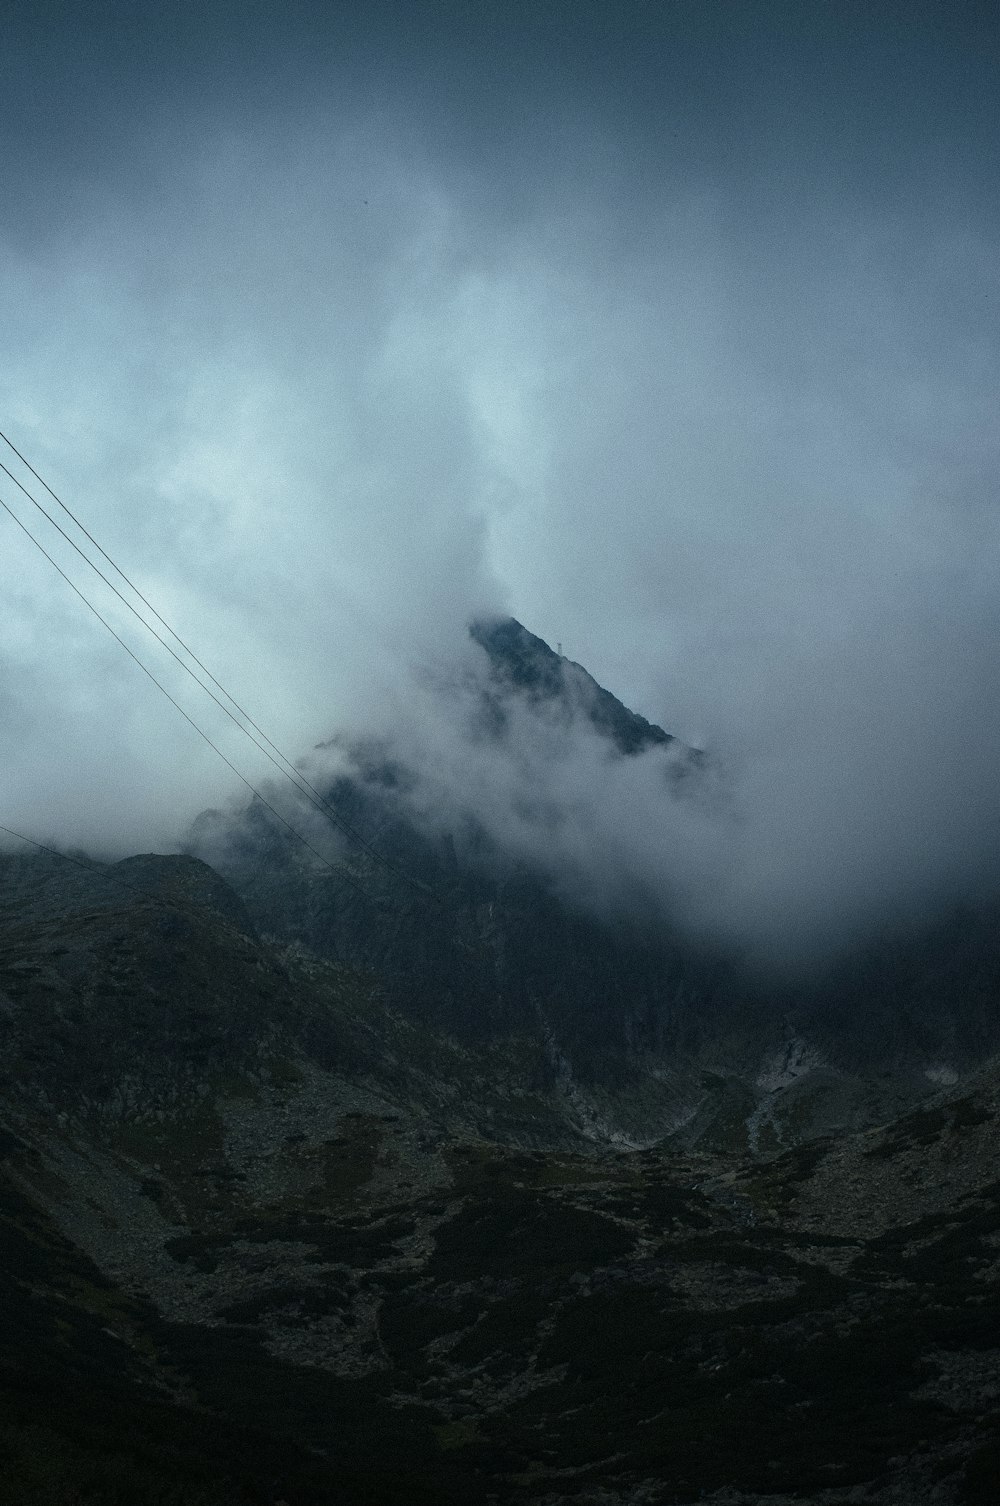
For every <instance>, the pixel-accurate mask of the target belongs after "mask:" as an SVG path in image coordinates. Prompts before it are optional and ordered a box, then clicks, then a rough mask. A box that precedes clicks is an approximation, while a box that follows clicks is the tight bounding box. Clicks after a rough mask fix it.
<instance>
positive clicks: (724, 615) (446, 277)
mask: <svg viewBox="0 0 1000 1506" xmlns="http://www.w3.org/2000/svg"><path fill="white" fill-rule="evenodd" d="M5 14H10V16H11V19H10V22H9V23H7V22H6V21H5V39H4V47H3V54H2V58H0V123H2V130H3V137H4V154H3V164H4V166H3V173H4V183H3V197H2V203H0V317H2V349H3V362H2V365H0V428H2V429H3V430H4V432H6V433H7V434H9V435H10V437H11V438H12V439H13V440H14V442H15V443H16V444H18V446H19V447H20V448H22V449H23V450H24V451H25V453H26V454H27V455H28V456H29V458H30V459H31V460H32V461H33V463H34V464H35V465H36V466H37V467H38V469H39V470H40V471H41V472H42V473H43V474H44V476H45V477H46V479H47V480H48V481H49V482H50V484H51V485H52V486H54V487H55V489H56V491H57V492H59V493H60V495H61V496H62V497H63V498H64V500H66V501H67V502H69V503H70V504H71V505H72V506H73V507H74V509H75V510H77V511H78V512H79V514H80V516H81V517H82V518H83V519H84V520H85V521H86V523H87V525H88V527H89V528H90V529H91V531H92V532H93V533H94V534H95V535H96V536H97V537H98V538H99V539H100V541H101V543H102V544H103V545H104V547H105V548H106V549H108V551H109V552H110V553H111V554H113V555H114V557H115V558H116V559H117V560H118V561H119V563H121V564H122V565H123V566H124V567H125V568H126V569H128V570H129V572H130V573H132V574H133V576H134V578H135V579H136V581H137V582H138V583H139V584H140V585H141V588H142V589H143V591H144V592H145V593H146V594H147V595H148V596H149V597H150V599H151V600H153V601H154V602H155V604H156V605H157V606H158V608H159V609H160V611H161V612H163V614H164V615H165V616H166V617H167V618H168V619H169V620H170V621H171V622H173V623H174V625H175V626H177V627H178V628H180V630H181V631H182V633H183V635H184V636H185V637H186V638H187V639H188V641H190V642H191V643H193V644H194V645H195V646H196V647H197V649H198V652H199V654H200V655H201V657H202V658H203V659H205V661H206V662H207V663H208V664H209V666H210V667H211V668H212V669H213V671H214V672H215V673H216V674H217V675H218V676H219V678H220V679H222V680H223V681H224V682H225V683H226V684H227V685H228V686H230V688H232V689H233V691H234V693H235V694H236V695H237V696H238V697H239V698H240V699H241V700H242V701H243V703H244V704H246V705H247V706H249V707H250V708H251V709H252V710H253V711H254V712H255V714H256V715H257V717H258V720H260V721H261V723H262V725H264V726H265V728H266V730H268V731H269V732H270V733H271V735H272V736H274V737H275V738H276V740H277V741H279V742H281V743H282V745H283V746H286V747H287V748H288V749H289V751H292V752H294V753H296V754H297V753H298V752H300V751H302V750H304V749H306V748H308V747H309V746H311V744H312V743H314V742H316V741H317V740H319V739H320V738H322V737H326V736H329V735H330V734H331V733H332V732H336V731H340V730H346V731H356V730H359V729H365V728H376V729H382V730H386V729H387V728H389V727H391V726H392V725H393V721H394V718H396V717H397V715H398V713H399V707H400V705H401V703H402V702H404V701H405V700H406V695H407V691H406V688H405V687H406V685H407V684H408V683H409V680H408V676H409V673H410V668H411V666H412V665H413V664H415V663H416V664H426V663H429V662H432V661H435V660H440V659H441V658H445V659H447V658H449V657H457V658H461V657H462V656H463V655H466V654H467V652H468V650H467V649H466V648H465V646H464V642H463V631H464V624H465V622H466V621H467V620H468V618H469V617H470V615H472V614H475V613H477V612H483V611H497V612H504V611H509V612H511V613H513V614H514V615H515V616H517V617H518V618H519V619H520V620H521V621H522V622H524V623H525V624H526V625H527V626H528V627H529V628H531V629H532V631H534V632H537V633H539V634H541V635H542V636H543V637H545V638H547V639H548V640H549V641H551V642H553V643H555V642H556V641H559V642H561V643H562V645H563V649H564V652H566V653H567V654H568V655H569V656H571V657H572V658H573V659H576V660H578V661H580V662H582V663H584V664H585V665H586V666H587V667H588V669H590V670H591V672H592V673H593V674H594V675H595V676H596V677H597V678H598V679H599V680H600V681H601V682H602V683H604V684H605V685H608V686H609V687H610V688H612V689H613V690H614V691H615V692H616V693H617V694H619V695H620V696H621V697H622V699H624V700H625V701H626V702H627V703H628V704H630V705H631V706H633V707H634V708H635V709H637V710H639V711H641V712H642V713H643V714H644V715H646V716H647V717H649V718H651V719H653V720H655V721H658V722H660V723H661V724H662V725H663V726H665V727H666V728H668V730H671V731H674V732H677V733H679V734H680V735H681V736H682V737H685V738H687V739H689V740H691V741H695V742H697V743H699V744H701V745H704V746H707V747H709V748H711V749H712V750H713V752H714V753H715V754H716V755H717V756H718V758H719V759H720V760H721V761H722V762H723V763H724V765H725V767H726V769H727V771H728V773H727V777H728V778H730V779H731V781H732V788H733V790H734V792H735V793H734V799H735V801H736V804H737V806H738V807H739V810H740V813H741V817H740V819H741V821H742V823H743V824H742V828H741V829H742V830H743V831H744V833H745V834H746V833H748V834H749V835H745V836H744V838H743V839H742V846H743V853H742V857H741V858H740V860H739V861H740V863H741V864H742V869H741V871H742V878H741V880H740V884H739V885H738V886H737V888H739V892H740V894H741V896H742V898H741V900H740V901H739V903H738V902H737V900H736V898H734V897H733V896H734V895H735V892H736V891H735V890H731V889H729V888H726V886H725V885H723V886H722V888H721V889H720V888H719V885H718V883H717V882H716V879H717V876H718V875H717V869H718V867H719V865H722V866H725V864H726V862H727V861H729V860H728V859H727V858H726V856H725V853H726V851H727V850H728V849H727V844H726V843H725V842H724V841H721V839H720V837H719V833H718V831H715V832H714V833H713V835H712V839H711V841H708V840H707V838H706V844H705V846H704V851H710V852H711V853H712V856H711V858H710V859H706V860H705V861H706V862H707V864H708V869H707V871H708V874H709V876H708V877H706V878H704V880H703V882H704V884H705V886H706V887H707V888H709V889H712V888H713V887H714V891H715V892H716V894H717V895H718V894H720V893H723V894H725V895H726V896H727V898H726V900H725V903H726V904H729V903H730V902H731V903H732V904H733V905H734V906H735V907H736V908H737V909H738V908H739V904H742V905H743V907H744V910H745V909H746V906H747V904H748V903H749V901H748V898H747V896H748V895H749V894H750V893H753V894H756V895H758V896H760V895H763V896H764V897H763V899H762V900H761V901H760V907H761V913H762V914H764V913H765V912H766V915H767V916H769V917H770V919H769V920H767V921H766V923H767V924H769V925H770V926H771V927H772V929H778V928H780V926H781V924H782V916H783V914H784V909H785V907H786V906H787V905H789V904H792V903H793V902H795V898H796V896H798V897H799V898H801V895H802V894H803V893H808V896H809V913H810V915H811V916H812V917H813V918H814V919H815V917H816V916H818V915H819V914H821V913H822V912H824V911H826V910H827V909H829V908H830V907H833V908H836V907H837V906H838V905H839V906H840V907H841V908H844V907H845V906H846V908H847V909H851V907H852V905H856V904H857V903H858V902H859V901H858V896H863V903H864V904H865V905H867V906H869V907H871V906H873V905H877V904H879V903H880V902H881V900H882V898H883V897H888V898H889V899H891V898H892V896H894V895H898V894H901V893H903V892H904V891H907V892H908V891H910V890H913V889H917V890H925V889H928V888H934V887H935V886H938V887H940V886H941V885H944V886H945V888H949V887H950V888H951V889H952V890H957V889H961V888H963V886H966V887H967V886H968V885H969V884H982V883H984V882H986V883H993V882H994V881H995V878H996V868H997V859H996V854H997V852H998V851H1000V822H998V817H1000V796H998V793H997V780H996V772H995V771H996V757H997V749H998V741H1000V739H998V730H1000V729H998V716H1000V712H998V707H1000V696H998V694H997V692H998V689H1000V687H998V683H997V681H998V678H1000V676H998V668H997V663H998V656H997V647H998V636H1000V635H998V627H1000V622H998V616H1000V613H998V586H997V580H998V576H997V567H998V563H1000V559H998V556H1000V548H998V544H1000V526H998V517H997V506H996V488H997V459H998V455H997V451H998V425H997V411H998V403H997V397H998V390H997V389H998V381H997V378H998V372H1000V346H998V321H1000V313H998V309H1000V304H998V298H997V292H998V286H997V284H998V280H1000V246H998V196H997V191H996V189H997V166H996V164H997V162H998V161H1000V141H998V139H997V137H998V130H997V120H998V110H997V100H998V99H1000V78H998V76H997V75H998V72H1000V45H998V44H1000V37H998V29H997V23H996V19H995V14H994V7H993V6H992V5H986V4H983V5H977V4H963V3H961V0H950V3H947V4H944V3H942V4H940V5H921V4H919V3H916V4H912V3H911V4H907V5H905V6H904V5H899V6H895V5H891V4H881V5H877V6H871V5H861V4H853V3H847V0H844V3H839V4H824V3H821V0H816V3H809V4H806V3H794V4H787V5H781V4H752V3H749V4H748V3H746V0H743V3H738V4H736V3H734V4H730V3H726V0H719V3H713V0H696V3H695V0H692V3H688V0H679V3H667V0H663V3H659V4H653V3H632V4H630V3H628V0H615V3H589V0H565V3H549V0H522V3H506V4H502V3H477V0H465V3H461V4H459V3H456V4H454V5H449V4H441V3H420V0H405V3H399V4H387V3H380V0H372V3H371V4H369V5H367V6H360V5H357V4H350V5H347V4H344V5H341V4H337V3H333V4H331V3H323V4H307V3H299V4H294V3H291V4H290V3H285V4H282V5H281V6H278V5H276V4H271V5H261V4H253V3H246V0H241V3H240V4H235V3H233V4H213V3H211V0H208V3H207V4H202V5H198V6H195V5H193V4H185V3H181V4H174V5H171V6H161V5H155V6H154V5H152V4H148V5H147V4H138V3H137V4H131V5H122V4H116V3H113V0H112V3H110V4H103V5H101V4H94V5H88V6H82V5H79V4H76V3H73V4H65V5H59V4H48V5H45V4H39V3H32V4H27V3H17V0H15V3H14V5H13V6H12V7H8V8H7V11H6V12H5ZM7 459H8V460H9V457H7ZM0 482H2V483H3V484H2V485H0V497H2V498H3V499H4V500H5V501H7V502H8V503H9V504H10V505H12V506H15V507H16V508H17V509H18V511H19V512H20V514H21V516H22V517H23V518H24V519H25V521H26V522H28V521H29V518H30V520H31V522H32V526H35V524H36V523H37V525H38V526H39V528H40V529H47V528H48V525H47V524H45V523H44V520H42V519H40V518H39V516H38V515H37V514H33V516H31V515H32V513H33V510H32V509H31V508H30V504H27V503H26V502H25V499H24V498H23V496H22V495H21V494H19V493H18V492H17V489H16V487H15V486H14V485H13V484H12V483H10V482H8V481H7V478H6V477H4V476H2V474H0ZM54 552H57V553H58V557H59V559H60V562H64V563H65V568H66V569H67V571H68V572H69V573H71V574H72V575H73V576H74V578H75V579H77V580H78V581H79V582H80V584H81V585H83V584H85V574H86V572H85V569H84V567H82V566H80V565H79V562H78V561H75V562H74V561H72V557H71V556H70V555H67V554H66V553H65V551H64V550H62V548H61V546H59V545H58V541H57V547H56V549H55V550H54ZM0 589H2V592H3V597H2V618H0V760H2V767H3V770H4V773H3V781H2V785H0V793H2V799H0V807H2V811H3V812H5V813H6V814H4V815H0V820H2V822H3V824H9V825H11V826H14V827H18V828H19V829H23V830H27V831H29V832H30V834H32V835H35V836H38V837H39V838H40V839H42V840H47V839H51V838H55V839H57V840H59V841H64V842H72V841H76V842H81V843H84V844H90V845H98V846H101V845H103V846H104V847H107V846H108V845H109V844H110V845H111V846H112V847H114V846H117V847H118V848H119V849H125V850H128V849H134V848H136V847H144V846H169V845H170V843H171V841H174V840H177V839H178V834H179V833H180V832H181V831H183V829H184V827H185V825H186V823H187V821H188V820H189V819H190V817H191V816H192V815H193V814H194V813H195V812H196V811H197V810H198V809H199V808H201V806H203V805H206V804H220V803H222V802H224V800H225V799H226V798H227V796H228V795H229V794H230V793H231V792H232V791H233V788H234V780H233V778H232V776H231V775H230V774H229V773H228V771H227V770H226V769H225V767H224V766H222V765H221V764H220V763H219V762H218V761H217V760H216V759H215V758H214V756H213V755H212V754H211V753H210V752H209V750H208V749H207V748H205V747H204V745H200V744H199V743H198V740H197V738H196V737H195V736H194V734H193V733H192V732H191V729H190V728H189V727H187V726H186V725H185V724H184V723H183V722H182V721H181V719H180V718H179V717H178V716H177V715H176V713H175V712H174V711H172V709H171V708H170V706H169V705H168V704H167V703H166V702H164V701H163V700H162V698H161V697H159V696H158V694H157V692H156V691H155V689H154V688H153V687H152V686H151V685H150V684H149V682H148V681H145V680H144V679H143V677H142V675H141V674H140V673H139V672H138V671H137V670H136V668H135V666H134V665H133V664H132V663H131V662H130V661H129V660H128V659H127V658H126V656H125V655H124V654H123V653H122V652H121V650H120V649H119V648H118V647H117V645H116V644H115V643H114V642H113V641H112V640H111V639H110V638H109V637H108V635H107V634H106V633H105V632H104V630H103V629H102V628H101V627H100V625H99V624H98V623H97V622H96V620H95V619H93V618H92V617H91V616H90V614H89V613H88V612H87V610H86V609H85V608H84V607H83V606H82V604H81V603H80V602H79V601H78V600H77V599H76V598H75V597H74V596H73V595H72V593H71V592H70V591H69V589H68V588H67V587H66V586H65V585H64V583H63V582H62V581H61V580H60V579H59V578H58V577H57V576H56V575H55V573H54V571H52V569H51V567H50V566H49V565H48V564H47V563H46V562H45V561H44V560H43V559H42V558H41V556H39V555H37V554H36V553H35V551H34V550H33V548H32V546H31V545H30V544H29V543H28V541H27V540H26V539H24V537H23V535H21V534H19V532H18V530H17V529H16V527H15V526H14V524H13V523H12V522H11V521H10V519H9V518H8V517H7V516H6V514H0ZM89 589H90V586H88V590H89ZM94 599H95V601H96V602H98V604H99V605H101V610H102V611H103V610H105V607H104V603H105V602H106V600H107V597H106V593H104V594H102V593H101V592H100V591H95V595H94ZM108 610H109V613H110V615H111V616H112V618H113V620H114V621H115V622H118V621H119V620H124V619H122V618H121V614H120V613H119V612H118V610H117V608H116V607H115V605H114V603H113V602H112V603H111V604H110V607H109V608H108ZM122 631H123V633H125V634H126V635H127V636H128V638H129V641H130V643H133V644H134V646H135V647H136V649H137V651H140V639H139V637H138V636H137V635H135V634H133V632H132V630H131V628H123V629H122ZM141 652H142V653H143V654H144V655H146V654H147V653H148V651H147V649H146V648H145V647H142V649H141ZM148 657H149V662H150V664H151V665H153V666H154V667H155V668H156V670H157V673H162V675H163V678H164V681H165V683H167V684H168V685H169V686H171V687H172V688H173V687H174V686H175V685H179V684H180V682H179V681H178V679H177V676H176V675H175V674H174V672H173V670H172V668H171V666H170V664H169V663H164V661H163V658H162V655H160V657H159V658H158V659H157V658H156V657H155V656H154V655H153V654H152V653H148ZM177 693H178V694H179V695H181V694H182V695H183V697H184V700H185V704H187V705H190V707H191V709H192V711H193V712H195V714H197V715H198V716H199V718H201V719H203V720H204V724H205V725H206V727H208V728H209V730H210V731H211V733H212V735H213V736H216V735H218V736H219V737H220V739H222V740H224V745H225V747H226V751H227V754H228V755H229V756H231V757H232V758H233V760H234V761H235V762H237V763H239V765H240V766H241V767H242V768H244V769H246V771H247V772H248V774H249V775H250V776H251V777H252V778H258V777H261V776H262V774H263V766H262V762H261V760H260V758H259V756H257V755H254V756H252V757H251V756H250V754H249V753H247V752H245V751H244V750H243V749H242V748H241V746H240V744H239V742H238V740H237V739H236V738H235V737H233V738H231V739H228V735H227V733H226V730H225V727H224V726H223V725H222V724H221V723H220V720H219V717H218V716H217V715H215V714H214V713H213V712H212V708H211V707H208V708H207V709H205V710H204V711H203V710H202V707H201V705H200V704H199V702H198V701H197V699H196V698H195V696H194V693H193V692H192V693H191V694H189V692H188V691H187V690H184V689H183V688H181V689H179V690H178V691H177ZM227 739H228V740H227ZM251 752H252V750H251ZM639 785H642V781H641V780H639V781H638V784H637V788H636V789H635V790H633V792H632V795H631V796H630V797H629V798H631V799H633V805H632V806H630V807H629V810H630V811H631V816H629V817H627V818H626V816H624V815H622V817H621V819H620V821H619V829H620V830H622V831H628V830H630V829H632V827H635V829H636V830H639V829H643V828H644V827H645V826H646V825H647V823H645V821H644V818H643V812H644V810H645V804H644V802H645V801H646V800H647V799H648V798H649V797H648V791H647V792H646V793H643V790H644V789H645V786H643V788H642V789H640V788H639V787H638V786H639ZM8 818H9V819H8ZM674 837H676V841H677V851H678V853H679V855H680V856H679V858H678V861H680V860H681V858H683V860H684V861H685V862H691V863H694V862H695V858H694V857H693V856H692V855H691V854H692V852H694V851H695V850H696V849H698V846H699V840H700V839H699V838H697V836H695V837H692V836H691V834H690V833H688V835H687V837H683V838H682V837H681V836H678V835H677V834H676V833H673V835H672V831H671V829H669V828H668V829H665V830H663V831H662V832H661V831H660V830H659V828H657V841H658V842H659V843H660V850H659V856H658V863H659V866H660V867H661V868H662V867H663V866H664V865H665V857H664V854H665V852H667V851H668V850H669V849H670V843H671V840H673V838H674ZM685 843H686V844H687V845H685ZM751 853H752V854H753V857H752V858H751V857H750V856H748V854H751ZM685 854H687V856H685ZM703 855H704V853H703ZM623 861H624V859H623ZM776 875H780V881H779V878H778V877H776ZM751 908H752V907H751ZM804 923H807V922H804Z"/></svg>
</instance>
